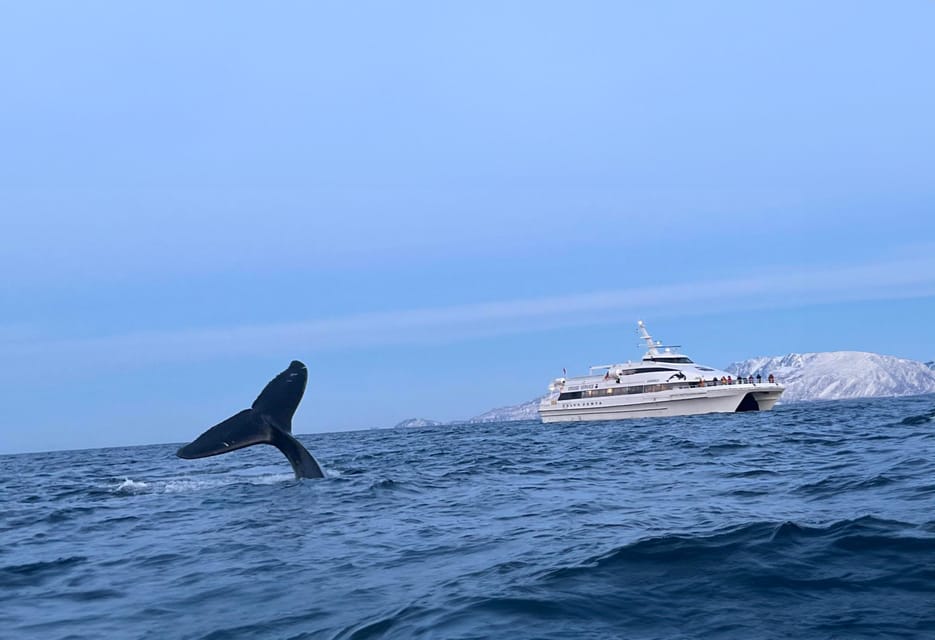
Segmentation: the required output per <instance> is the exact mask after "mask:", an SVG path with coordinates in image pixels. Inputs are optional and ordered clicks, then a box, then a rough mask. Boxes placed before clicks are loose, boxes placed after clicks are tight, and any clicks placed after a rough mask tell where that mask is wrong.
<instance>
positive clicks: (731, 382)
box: [727, 376, 734, 384]
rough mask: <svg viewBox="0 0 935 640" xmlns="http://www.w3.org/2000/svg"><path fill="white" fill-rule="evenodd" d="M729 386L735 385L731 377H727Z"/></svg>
mask: <svg viewBox="0 0 935 640" xmlns="http://www.w3.org/2000/svg"><path fill="white" fill-rule="evenodd" d="M727 384H734V379H733V378H732V377H730V376H727Z"/></svg>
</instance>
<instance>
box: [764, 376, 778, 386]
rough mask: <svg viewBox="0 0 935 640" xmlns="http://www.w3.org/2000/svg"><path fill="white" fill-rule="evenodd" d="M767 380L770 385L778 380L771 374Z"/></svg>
mask: <svg viewBox="0 0 935 640" xmlns="http://www.w3.org/2000/svg"><path fill="white" fill-rule="evenodd" d="M766 380H767V382H769V383H770V384H773V383H774V382H776V378H774V377H773V374H769V377H768V378H767V379H766Z"/></svg>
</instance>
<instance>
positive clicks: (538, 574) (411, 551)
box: [0, 396, 935, 640]
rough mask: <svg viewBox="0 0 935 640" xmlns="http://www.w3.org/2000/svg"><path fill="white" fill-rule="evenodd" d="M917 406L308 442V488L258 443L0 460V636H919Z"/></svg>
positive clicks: (933, 412) (927, 616) (925, 570)
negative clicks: (313, 470) (312, 468)
mask: <svg viewBox="0 0 935 640" xmlns="http://www.w3.org/2000/svg"><path fill="white" fill-rule="evenodd" d="M933 417H935V396H924V397H915V398H902V399H874V400H862V401H850V402H830V403H811V404H800V405H790V406H780V407H777V408H776V410H774V411H772V412H769V413H746V414H731V415H709V416H695V417H688V418H671V419H653V420H633V421H625V422H616V423H613V422H601V423H577V424H560V425H542V424H539V423H533V422H524V423H501V424H485V425H465V426H455V427H442V428H425V429H411V430H373V431H359V432H351V433H333V434H322V435H309V436H304V437H302V440H303V442H305V443H306V445H307V446H308V447H309V449H310V450H311V451H313V452H314V454H315V455H316V457H317V458H318V460H319V461H320V462H321V463H322V465H323V466H324V468H325V469H326V471H327V473H328V474H329V477H328V478H327V479H325V480H302V481H296V480H294V479H293V478H292V474H291V470H290V468H289V466H288V463H287V462H286V460H285V459H284V458H283V457H282V456H281V454H280V453H279V452H278V451H276V450H275V449H273V448H271V447H254V448H252V449H246V450H242V451H237V452H233V453H230V454H227V455H223V456H218V457H215V458H209V459H203V460H192V461H187V460H179V459H177V458H176V457H175V455H174V451H175V449H176V447H177V444H171V445H170V444H165V445H154V446H146V447H131V448H114V449H98V450H86V451H68V452H55V453H42V454H28V455H16V456H2V457H0V505H2V512H0V542H2V544H0V637H3V638H42V639H44V640H55V639H65V638H69V639H73V638H152V639H157V638H158V639H163V638H169V639H174V638H179V639H182V638H190V639H206V640H207V639H217V640H219V639H227V638H283V639H286V638H291V639H300V638H348V639H350V638H353V639H364V638H509V639H511V640H515V639H522V638H745V639H746V638H935V420H933ZM63 428H67V425H63ZM192 435H193V437H194V436H195V435H197V434H196V433H195V432H193V433H192Z"/></svg>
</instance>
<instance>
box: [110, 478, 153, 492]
mask: <svg viewBox="0 0 935 640" xmlns="http://www.w3.org/2000/svg"><path fill="white" fill-rule="evenodd" d="M148 490H149V484H147V483H145V482H140V481H138V480H131V479H130V478H124V479H123V482H121V483H120V484H119V485H117V486H116V487H115V488H114V489H113V492H114V493H130V494H133V493H144V492H146V491H148Z"/></svg>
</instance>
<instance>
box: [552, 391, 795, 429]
mask: <svg viewBox="0 0 935 640" xmlns="http://www.w3.org/2000/svg"><path fill="white" fill-rule="evenodd" d="M784 390H785V388H784V387H782V386H781V385H779V384H739V385H723V386H712V387H697V388H692V389H679V390H672V391H660V392H656V393H644V394H639V395H633V396H611V397H608V398H606V399H601V398H598V399H588V400H576V401H566V402H559V401H557V400H555V399H554V398H546V399H545V400H543V401H542V403H541V404H540V405H539V417H540V419H541V420H542V422H545V423H552V422H583V421H589V420H626V419H629V418H650V417H665V416H692V415H699V414H704V413H734V412H737V411H769V410H770V409H772V408H773V406H774V405H775V404H776V402H777V401H778V400H779V397H780V396H781V395H782V392H783V391H784Z"/></svg>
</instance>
